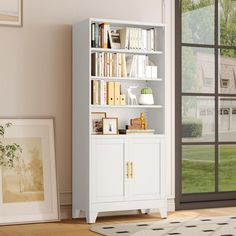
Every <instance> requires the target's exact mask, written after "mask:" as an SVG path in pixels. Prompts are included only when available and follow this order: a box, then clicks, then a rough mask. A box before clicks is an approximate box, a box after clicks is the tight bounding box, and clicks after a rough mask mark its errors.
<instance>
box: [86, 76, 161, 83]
mask: <svg viewBox="0 0 236 236" xmlns="http://www.w3.org/2000/svg"><path fill="white" fill-rule="evenodd" d="M90 78H91V80H108V81H142V82H143V81H157V82H161V81H163V79H162V78H156V79H153V78H131V77H102V76H91V77H90Z"/></svg>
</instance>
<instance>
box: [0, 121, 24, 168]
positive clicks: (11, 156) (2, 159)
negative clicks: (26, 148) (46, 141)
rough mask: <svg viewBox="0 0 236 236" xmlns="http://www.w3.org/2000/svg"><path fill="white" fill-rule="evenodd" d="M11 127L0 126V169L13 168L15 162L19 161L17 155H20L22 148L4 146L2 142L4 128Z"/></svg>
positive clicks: (15, 145) (8, 125)
mask: <svg viewBox="0 0 236 236" xmlns="http://www.w3.org/2000/svg"><path fill="white" fill-rule="evenodd" d="M11 125H12V124H11V123H7V124H5V125H0V167H1V166H3V167H8V168H13V167H14V162H15V160H19V154H20V153H22V148H21V146H20V145H19V144H16V143H13V144H6V145H4V143H3V141H2V140H3V139H4V134H5V131H6V128H9V127H10V126H11Z"/></svg>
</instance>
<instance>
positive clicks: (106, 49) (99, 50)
mask: <svg viewBox="0 0 236 236" xmlns="http://www.w3.org/2000/svg"><path fill="white" fill-rule="evenodd" d="M94 52H110V53H125V54H135V55H162V54H163V52H162V51H145V50H134V49H111V48H91V53H94Z"/></svg>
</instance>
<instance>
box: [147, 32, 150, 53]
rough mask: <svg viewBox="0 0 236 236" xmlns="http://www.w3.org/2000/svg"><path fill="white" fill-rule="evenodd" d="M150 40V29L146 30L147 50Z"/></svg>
mask: <svg viewBox="0 0 236 236" xmlns="http://www.w3.org/2000/svg"><path fill="white" fill-rule="evenodd" d="M150 41H151V33H150V30H147V50H148V51H150V49H151V44H150Z"/></svg>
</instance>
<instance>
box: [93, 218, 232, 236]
mask: <svg viewBox="0 0 236 236" xmlns="http://www.w3.org/2000/svg"><path fill="white" fill-rule="evenodd" d="M91 231H93V232H95V233H98V234H100V235H105V236H116V235H124V236H131V235H133V236H164V235H185V236H200V235H203V236H209V235H211V236H236V216H227V217H226V216H224V217H209V218H206V217H205V218H191V219H181V220H179V219H178V220H177V219H175V220H173V219H171V220H161V221H156V222H144V223H132V224H114V225H101V226H94V227H92V228H91Z"/></svg>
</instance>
